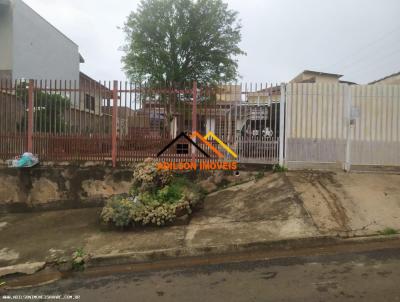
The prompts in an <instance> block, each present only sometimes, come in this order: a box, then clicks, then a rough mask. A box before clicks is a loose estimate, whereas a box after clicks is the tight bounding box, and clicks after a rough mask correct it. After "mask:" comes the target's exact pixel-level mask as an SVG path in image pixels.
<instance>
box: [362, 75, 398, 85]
mask: <svg viewBox="0 0 400 302" xmlns="http://www.w3.org/2000/svg"><path fill="white" fill-rule="evenodd" d="M376 84H385V85H400V72H396V73H393V74H391V75H388V76H386V77H384V78H382V79H379V80H376V81H373V82H371V83H368V85H376Z"/></svg>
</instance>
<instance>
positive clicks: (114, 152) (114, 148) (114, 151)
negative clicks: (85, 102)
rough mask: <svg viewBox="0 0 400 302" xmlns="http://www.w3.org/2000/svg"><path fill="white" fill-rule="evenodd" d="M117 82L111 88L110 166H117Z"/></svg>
mask: <svg viewBox="0 0 400 302" xmlns="http://www.w3.org/2000/svg"><path fill="white" fill-rule="evenodd" d="M117 107H118V81H114V86H113V110H112V132H111V159H112V166H113V167H114V168H115V167H116V165H117V114H118V108H117Z"/></svg>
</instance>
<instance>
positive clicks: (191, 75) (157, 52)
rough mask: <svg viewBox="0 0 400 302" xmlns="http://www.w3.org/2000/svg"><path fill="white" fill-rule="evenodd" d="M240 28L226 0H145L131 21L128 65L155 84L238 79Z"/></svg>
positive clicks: (127, 30)
mask: <svg viewBox="0 0 400 302" xmlns="http://www.w3.org/2000/svg"><path fill="white" fill-rule="evenodd" d="M240 29H241V25H240V23H239V21H238V20H237V12H235V11H233V10H230V9H228V5H227V4H225V3H223V2H222V0H197V1H193V0H142V1H141V2H140V4H139V6H138V9H137V11H136V12H132V13H131V14H130V15H129V16H128V19H127V22H126V23H125V27H124V31H125V34H126V44H125V45H124V46H123V51H124V52H125V55H124V56H123V58H122V62H123V64H124V71H125V72H126V74H127V76H128V77H129V78H130V79H131V80H133V81H135V82H144V81H149V82H150V83H155V84H161V83H183V82H187V81H192V80H197V81H200V82H208V83H216V82H218V81H225V82H226V81H231V80H235V79H236V78H237V76H238V73H237V67H238V64H237V59H236V56H238V55H241V54H245V53H244V52H243V51H242V50H241V49H240V48H239V46H238V44H239V42H240V40H241V34H240Z"/></svg>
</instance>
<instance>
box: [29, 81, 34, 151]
mask: <svg viewBox="0 0 400 302" xmlns="http://www.w3.org/2000/svg"><path fill="white" fill-rule="evenodd" d="M33 85H34V82H33V80H29V86H28V152H33V92H34V88H33Z"/></svg>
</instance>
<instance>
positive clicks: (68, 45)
mask: <svg viewBox="0 0 400 302" xmlns="http://www.w3.org/2000/svg"><path fill="white" fill-rule="evenodd" d="M11 5H13V18H12V19H13V20H12V22H13V78H14V79H19V78H26V79H29V78H33V79H56V80H72V81H74V80H76V81H79V52H78V46H77V45H76V44H75V43H74V42H72V41H71V40H70V39H69V38H67V37H66V36H65V35H64V34H62V33H61V32H60V31H58V30H57V29H56V28H55V27H53V26H52V25H51V24H49V23H48V22H47V21H46V20H45V19H43V18H42V17H41V16H39V15H38V14H37V13H36V12H34V11H33V10H32V9H31V8H30V7H29V6H27V5H26V4H25V3H23V2H22V1H21V0H14V1H12V4H11Z"/></svg>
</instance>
